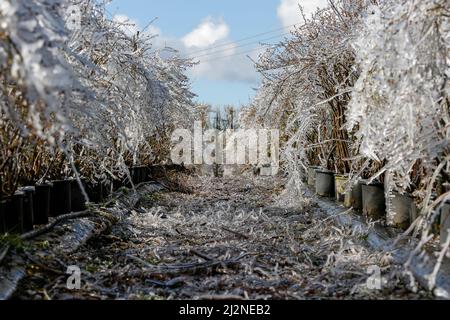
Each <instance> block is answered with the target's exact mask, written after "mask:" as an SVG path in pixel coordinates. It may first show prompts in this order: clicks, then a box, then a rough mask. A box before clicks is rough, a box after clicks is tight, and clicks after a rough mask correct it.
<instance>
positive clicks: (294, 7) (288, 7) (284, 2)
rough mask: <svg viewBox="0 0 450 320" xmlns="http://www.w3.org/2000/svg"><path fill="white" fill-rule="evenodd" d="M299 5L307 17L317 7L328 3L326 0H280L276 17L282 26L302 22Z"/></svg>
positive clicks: (322, 6)
mask: <svg viewBox="0 0 450 320" xmlns="http://www.w3.org/2000/svg"><path fill="white" fill-rule="evenodd" d="M299 5H301V6H302V7H303V10H304V12H305V15H306V17H307V18H309V17H310V16H311V14H312V13H314V12H315V11H316V10H317V8H324V7H326V6H327V5H328V1H327V0H281V3H280V5H279V6H278V10H277V11H278V12H277V13H278V18H280V20H281V22H282V23H283V26H285V27H288V26H291V25H293V24H298V23H301V22H302V16H301V15H300V9H299Z"/></svg>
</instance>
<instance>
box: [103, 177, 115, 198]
mask: <svg viewBox="0 0 450 320" xmlns="http://www.w3.org/2000/svg"><path fill="white" fill-rule="evenodd" d="M113 187H114V185H113V182H111V181H104V182H102V196H103V201H105V200H106V199H107V198H108V197H109V196H110V195H111V191H112V188H113ZM114 190H116V189H114Z"/></svg>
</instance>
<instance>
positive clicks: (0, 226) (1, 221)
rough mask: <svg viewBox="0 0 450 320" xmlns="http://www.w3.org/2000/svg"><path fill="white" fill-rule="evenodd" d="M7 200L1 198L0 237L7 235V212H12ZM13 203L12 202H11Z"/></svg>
mask: <svg viewBox="0 0 450 320" xmlns="http://www.w3.org/2000/svg"><path fill="white" fill-rule="evenodd" d="M7 201H8V200H7V199H3V198H0V235H2V234H4V233H7V232H8V228H7V227H6V212H8V210H11V205H8V204H7ZM9 201H10V202H11V200H9Z"/></svg>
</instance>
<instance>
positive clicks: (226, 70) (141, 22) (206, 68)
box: [108, 0, 326, 106]
mask: <svg viewBox="0 0 450 320" xmlns="http://www.w3.org/2000/svg"><path fill="white" fill-rule="evenodd" d="M298 3H300V4H301V5H302V6H303V7H304V8H305V11H306V12H307V13H310V12H312V11H313V10H315V9H316V8H317V6H323V5H324V3H326V0H190V1H186V0H113V1H112V3H111V4H110V5H109V6H108V11H109V12H110V13H111V14H112V15H114V16H115V17H116V19H117V20H120V21H129V22H130V23H132V24H134V25H136V29H141V28H142V27H144V26H146V25H147V24H148V23H149V22H150V21H152V20H153V19H155V18H157V20H156V21H155V22H154V23H153V24H152V25H151V27H150V28H149V29H148V30H149V32H151V33H154V34H158V35H159V36H158V38H156V39H155V47H157V48H163V47H164V46H165V45H169V46H172V47H174V48H176V49H178V50H180V52H181V54H182V55H183V56H189V57H196V58H198V59H199V60H200V61H201V63H200V65H198V66H196V67H195V68H193V69H192V70H190V71H189V76H190V78H191V79H192V88H193V91H194V92H195V93H196V94H197V95H198V98H197V100H198V101H199V102H204V103H209V104H212V105H226V104H233V105H236V106H238V105H240V104H245V103H248V102H249V100H250V99H251V97H252V96H253V94H254V91H253V89H254V88H255V87H257V86H258V84H259V76H258V74H257V73H256V72H255V70H254V68H253V64H252V62H251V60H250V59H249V58H248V57H246V55H250V56H251V57H252V58H253V59H256V58H257V56H258V54H259V53H260V52H261V51H262V49H259V50H258V48H259V47H260V46H259V44H258V43H255V42H258V41H261V40H265V39H268V38H271V39H268V40H266V41H264V43H267V44H272V43H276V42H277V41H279V40H281V39H282V38H283V33H287V32H288V31H289V30H290V28H291V27H289V26H290V25H292V24H295V23H300V22H301V17H300V13H299V12H300V11H299V9H298ZM127 29H128V30H130V29H131V31H133V30H134V28H132V27H128V28H127ZM275 30H276V31H275ZM272 31H273V32H272ZM266 32H271V33H268V34H266V35H262V36H259V37H255V38H252V39H248V40H246V41H241V42H239V40H241V39H243V38H247V37H251V36H254V35H257V34H261V33H266ZM243 45H244V46H243ZM239 46H242V47H239ZM243 52H245V54H241V53H243ZM200 56H201V57H200Z"/></svg>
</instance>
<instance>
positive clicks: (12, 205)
mask: <svg viewBox="0 0 450 320" xmlns="http://www.w3.org/2000/svg"><path fill="white" fill-rule="evenodd" d="M152 171H153V170H152V169H151V168H150V167H147V166H136V167H132V168H130V169H129V173H130V178H131V181H130V178H128V177H126V178H124V179H120V180H114V181H109V180H107V181H103V182H98V183H91V182H87V180H86V179H83V178H81V179H79V180H78V179H75V178H67V179H63V180H57V181H49V182H45V183H37V184H35V185H34V186H26V187H22V188H20V189H18V190H17V191H16V192H15V193H14V194H13V195H12V196H7V197H2V198H0V234H4V233H10V234H11V233H14V234H23V233H26V232H29V231H32V230H33V229H34V227H35V226H38V225H45V224H47V223H48V222H49V218H51V217H58V216H61V215H64V214H68V213H71V212H81V211H84V210H86V207H87V204H88V203H101V202H103V201H104V200H106V199H107V198H108V197H109V196H110V194H111V192H113V191H117V190H118V189H120V188H122V187H132V186H133V185H137V184H139V183H143V182H148V181H150V178H151V176H152Z"/></svg>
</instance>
